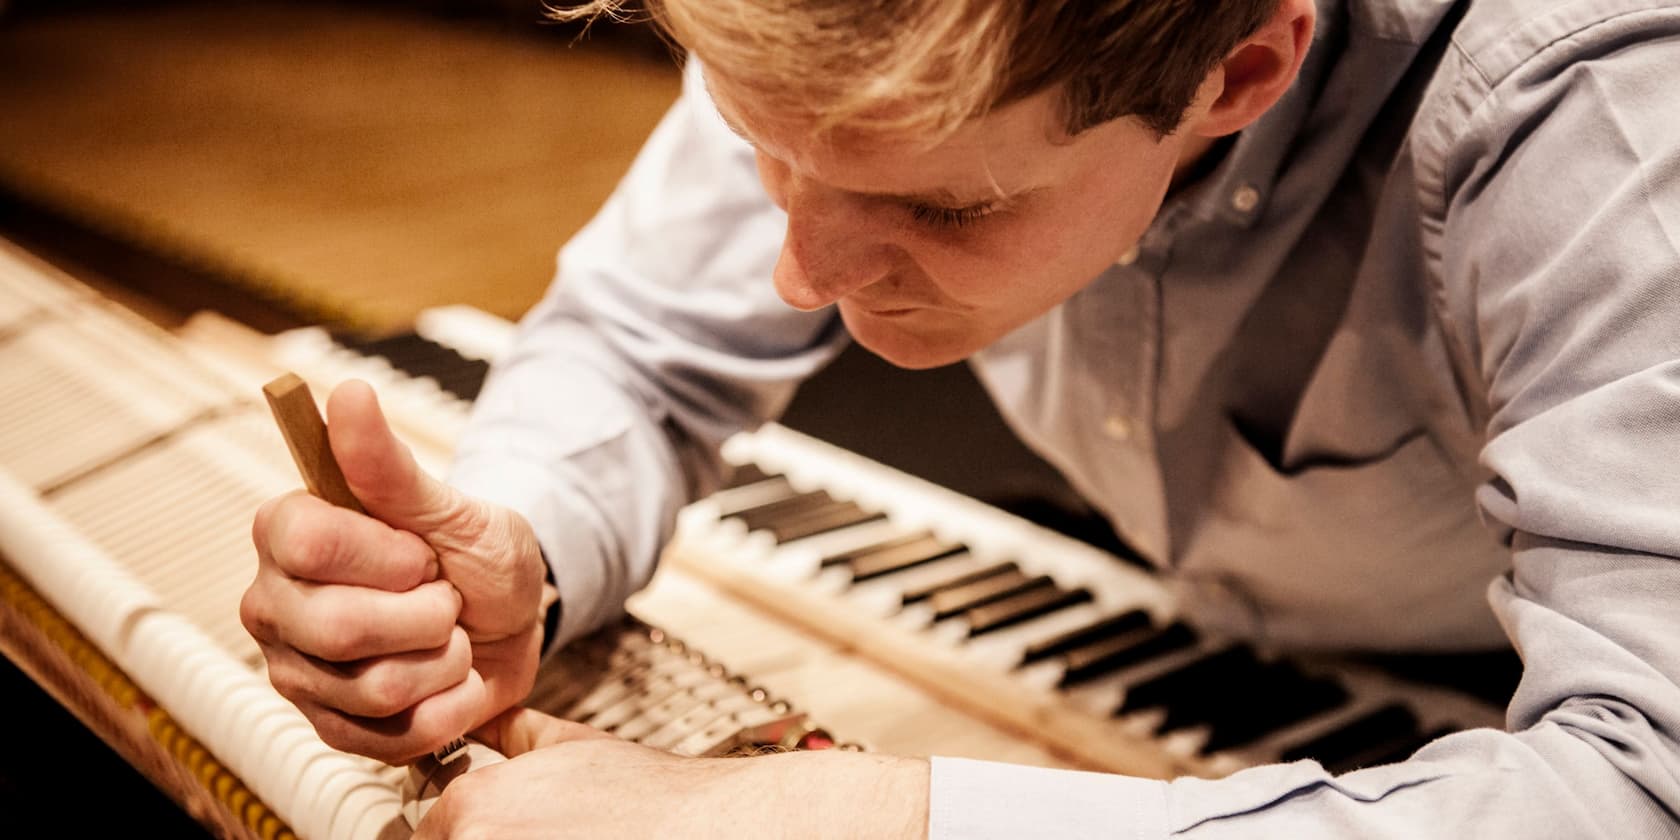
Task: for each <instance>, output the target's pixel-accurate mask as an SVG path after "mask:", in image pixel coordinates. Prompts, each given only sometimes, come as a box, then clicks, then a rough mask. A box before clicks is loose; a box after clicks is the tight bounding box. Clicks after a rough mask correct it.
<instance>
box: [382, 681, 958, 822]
mask: <svg viewBox="0 0 1680 840" xmlns="http://www.w3.org/2000/svg"><path fill="white" fill-rule="evenodd" d="M474 736H475V737H477V738H478V739H479V740H481V741H483V742H484V743H485V744H486V745H487V746H490V747H493V748H495V749H496V750H497V751H498V752H501V753H503V754H504V755H506V756H508V758H509V759H510V760H509V761H507V762H504V763H501V764H495V765H491V766H489V767H486V768H484V769H482V770H474V771H472V772H470V773H467V774H466V775H464V776H461V777H460V778H458V779H456V780H454V781H453V782H450V783H449V787H447V788H445V789H444V791H443V796H441V797H440V798H439V799H438V801H437V803H436V804H435V805H433V806H432V809H431V810H430V811H429V812H428V813H427V814H426V818H425V819H424V820H422V821H421V823H420V826H419V828H418V830H416V831H415V833H414V838H415V840H444V838H449V839H450V840H462V838H469V837H495V838H521V837H544V838H548V837H683V838H696V840H704V838H714V837H715V838H731V839H732V838H736V837H740V836H742V834H743V833H744V834H746V835H749V836H752V837H797V838H800V839H801V840H806V838H824V837H908V838H920V837H925V836H926V834H927V796H928V765H927V762H925V761H919V760H915V759H905V758H894V757H892V756H881V755H870V754H867V753H851V752H839V751H827V752H806V753H786V754H781V755H773V756H765V757H762V758H706V759H699V758H681V757H678V756H675V755H672V754H670V753H666V752H661V751H659V750H654V749H650V748H648V747H643V746H638V745H636V744H632V743H630V742H628V741H622V740H619V739H617V738H614V737H612V736H610V735H607V734H605V733H602V732H600V731H598V730H595V729H591V728H589V727H587V726H584V725H582V724H578V723H571V722H568V721H563V720H558V719H556V718H552V717H549V716H548V715H544V714H542V713H540V712H535V711H532V710H530V709H515V710H512V711H509V712H507V713H505V714H503V715H502V716H501V717H498V718H497V719H496V720H494V721H492V722H491V723H490V724H488V725H486V726H485V727H484V728H482V729H480V730H479V731H478V732H476V733H474Z"/></svg>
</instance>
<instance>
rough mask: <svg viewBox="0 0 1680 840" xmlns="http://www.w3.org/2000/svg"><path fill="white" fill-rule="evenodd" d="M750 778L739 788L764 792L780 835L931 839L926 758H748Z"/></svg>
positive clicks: (767, 814) (769, 819)
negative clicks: (929, 834)
mask: <svg viewBox="0 0 1680 840" xmlns="http://www.w3.org/2000/svg"><path fill="white" fill-rule="evenodd" d="M725 761H731V762H736V761H738V762H739V763H740V764H741V765H742V768H741V769H742V770H743V772H746V773H748V774H749V775H750V776H751V777H752V778H750V779H748V780H746V781H747V784H744V785H740V786H736V787H735V788H734V790H735V792H736V794H737V795H738V794H739V793H740V792H741V791H758V792H760V796H761V797H762V799H761V803H762V804H763V805H764V806H766V807H765V809H764V812H761V813H759V814H755V815H751V816H753V817H754V818H758V819H764V820H765V822H764V823H762V824H763V825H770V826H777V827H779V828H780V829H781V831H779V832H774V831H773V832H767V833H769V834H772V835H775V836H786V837H812V838H829V837H834V838H842V837H844V838H851V837H883V838H887V837H891V838H914V839H915V840H920V838H925V837H927V827H928V780H929V768H928V762H927V761H926V760H925V759H920V758H905V757H902V756H892V755H877V754H871V753H857V752H846V751H841V750H823V751H819V752H794V753H783V754H779V755H772V756H765V757H762V758H750V759H725Z"/></svg>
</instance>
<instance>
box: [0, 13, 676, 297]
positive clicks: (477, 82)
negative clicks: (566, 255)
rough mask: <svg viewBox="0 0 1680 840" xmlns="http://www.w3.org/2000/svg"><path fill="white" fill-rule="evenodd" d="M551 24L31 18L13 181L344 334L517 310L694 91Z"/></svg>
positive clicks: (8, 68) (4, 87)
mask: <svg viewBox="0 0 1680 840" xmlns="http://www.w3.org/2000/svg"><path fill="white" fill-rule="evenodd" d="M543 31H544V30H543V24H542V23H540V22H539V21H537V20H535V19H533V20H532V21H531V22H530V24H529V26H527V27H519V26H515V25H511V24H506V23H503V24H497V25H488V24H484V23H481V22H472V21H465V22H450V21H447V20H445V19H441V18H435V17H428V16H425V15H418V14H413V13H406V14H405V13H403V12H401V11H400V10H397V9H389V8H385V9H368V8H362V7H357V6H355V5H353V4H344V5H342V6H340V5H333V4H317V3H307V4H282V3H278V2H262V3H258V2H232V3H215V4H211V3H200V2H192V3H172V4H141V5H139V6H138V7H134V8H123V7H120V6H116V5H115V4H113V5H112V7H102V6H83V5H78V6H75V7H73V9H72V10H71V11H68V12H54V13H51V14H45V13H43V14H33V15H29V16H21V17H19V18H17V19H16V20H13V21H10V22H9V23H8V25H7V26H4V27H0V113H4V114H6V115H7V116H6V118H5V119H0V188H5V189H8V190H13V191H17V192H19V193H22V194H25V195H27V196H29V197H30V198H31V199H33V200H36V201H41V202H45V203H48V204H51V205H52V206H54V207H58V208H62V209H65V210H67V211H68V212H71V213H73V214H74V215H76V216H77V217H78V218H80V219H81V220H82V221H84V222H86V223H88V224H89V225H91V226H93V227H96V228H98V229H99V230H102V231H105V232H107V233H110V234H113V235H117V236H124V237H131V238H139V239H143V240H145V241H146V242H148V243H150V244H151V245H152V246H154V247H156V248H158V249H160V250H164V251H166V252H169V253H171V254H173V255H175V256H176V257H178V258H179V259H180V260H181V261H183V262H185V263H189V264H195V265H203V266H207V267H209V268H211V269H212V270H214V271H216V273H219V274H221V275H224V276H228V277H231V278H234V279H236V280H237V281H239V282H243V283H248V284H255V285H260V286H263V287H265V288H266V289H267V290H268V291H270V292H273V293H275V294H278V295H281V296H293V297H298V298H302V299H304V300H306V301H308V302H309V303H310V304H312V309H313V310H314V311H318V312H322V313H324V314H326V315H329V316H331V317H332V318H333V319H334V320H336V321H338V322H340V323H342V324H345V325H349V326H356V327H361V328H364V329H370V330H388V329H394V328H398V327H401V326H406V325H407V324H409V323H410V322H411V321H412V319H413V315H414V313H415V312H416V311H418V310H419V309H421V308H423V307H426V306H431V305H437V304H442V303H449V302H470V303H473V304H475V305H477V306H479V307H480V308H483V309H487V310H489V311H492V312H495V313H497V314H501V315H504V316H508V317H517V316H518V315H519V314H521V313H522V312H523V311H524V310H525V309H526V308H527V307H528V306H529V305H530V304H531V303H532V302H534V301H535V300H536V299H537V297H538V296H539V295H540V294H541V291H542V289H543V288H545V287H546V286H547V284H548V282H549V280H550V279H551V276H552V273H553V265H554V253H555V251H556V249H557V248H558V247H559V245H560V244H561V243H562V242H563V241H564V240H565V239H566V238H567V237H569V236H570V235H571V233H572V232H574V231H575V230H576V229H577V228H579V227H580V226H581V225H582V224H583V223H584V222H585V221H587V219H588V218H589V217H590V216H591V215H592V214H593V213H594V212H595V210H596V209H597V208H598V206H599V204H600V202H601V201H603V200H604V199H605V197H606V195H607V194H608V192H609V191H610V190H611V188H612V186H613V185H614V184H615V183H616V181H617V179H618V178H619V176H620V175H621V174H622V173H623V171H624V170H625V168H626V167H627V166H628V165H629V162H630V160H631V158H632V156H633V155H634V153H635V151H636V149H637V148H638V147H639V146H640V144H641V141H642V139H643V138H645V137H646V135H647V133H648V132H649V131H650V130H651V128H652V126H653V124H654V123H655V122H656V121H657V120H658V118H659V116H660V115H661V114H662V113H663V112H664V110H665V108H666V107H667V106H668V104H669V103H670V101H671V100H672V99H673V98H674V97H675V94H676V90H677V71H676V68H675V66H674V65H673V64H672V63H671V62H669V61H663V60H652V59H650V58H649V57H648V56H647V55H646V54H645V53H635V52H632V51H627V50H623V49H618V50H614V49H607V48H602V47H601V46H597V45H593V44H591V43H589V42H584V43H582V44H580V45H578V46H568V39H567V38H566V37H564V36H563V35H562V34H561V33H558V32H554V33H552V36H551V37H541V36H542V34H543ZM393 288H396V289H399V290H400V291H399V292H397V293H395V294H393V292H392V289H393Z"/></svg>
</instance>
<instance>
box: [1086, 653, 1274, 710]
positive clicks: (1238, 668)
mask: <svg viewBox="0 0 1680 840" xmlns="http://www.w3.org/2000/svg"><path fill="white" fill-rule="evenodd" d="M1264 668H1265V665H1264V663H1262V662H1261V661H1260V660H1259V659H1258V658H1256V657H1255V655H1254V651H1253V649H1251V648H1249V647H1248V646H1246V645H1233V646H1231V647H1227V648H1223V649H1221V650H1217V651H1214V652H1212V653H1209V654H1207V655H1206V656H1202V657H1199V658H1197V659H1195V660H1192V661H1190V662H1188V663H1185V664H1184V665H1182V666H1180V667H1178V668H1174V669H1173V670H1171V671H1167V672H1166V673H1164V674H1158V675H1156V676H1154V677H1152V678H1150V679H1148V680H1145V681H1144V682H1141V683H1139V684H1137V685H1135V686H1132V687H1131V688H1130V689H1129V690H1127V692H1126V697H1125V699H1124V700H1122V701H1121V703H1120V708H1119V709H1118V710H1117V711H1118V712H1119V713H1120V714H1125V713H1127V712H1133V711H1137V710H1139V709H1148V708H1154V707H1167V708H1169V709H1170V711H1169V712H1168V715H1169V718H1168V720H1169V721H1172V722H1174V723H1175V724H1177V725H1173V726H1165V725H1164V728H1181V727H1182V725H1184V724H1186V723H1188V722H1190V721H1193V720H1196V719H1199V718H1200V716H1201V712H1202V710H1203V708H1204V707H1206V706H1208V705H1211V704H1214V703H1222V702H1228V701H1229V700H1230V699H1231V698H1232V697H1233V696H1242V697H1244V701H1245V702H1246V695H1247V692H1248V689H1249V687H1250V686H1252V685H1253V684H1254V683H1255V682H1256V681H1257V680H1258V678H1259V676H1260V674H1261V672H1262V671H1263V670H1264ZM1233 692H1238V693H1237V694H1233Z"/></svg>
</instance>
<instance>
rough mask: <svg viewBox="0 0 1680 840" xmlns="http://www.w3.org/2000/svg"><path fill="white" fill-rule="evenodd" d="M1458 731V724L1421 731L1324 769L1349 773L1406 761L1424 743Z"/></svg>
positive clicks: (1422, 746)
mask: <svg viewBox="0 0 1680 840" xmlns="http://www.w3.org/2000/svg"><path fill="white" fill-rule="evenodd" d="M1457 731H1458V727H1456V726H1443V727H1441V728H1439V729H1436V730H1434V731H1432V732H1424V733H1420V734H1418V735H1416V736H1414V737H1411V738H1402V739H1399V740H1396V741H1394V742H1392V743H1389V744H1384V745H1382V746H1380V747H1374V748H1372V749H1370V750H1367V751H1366V752H1365V754H1364V755H1357V756H1353V757H1352V758H1350V759H1349V760H1348V761H1347V762H1345V763H1344V764H1339V765H1337V766H1336V767H1331V766H1329V765H1325V768H1324V769H1326V770H1329V771H1330V772H1331V773H1347V772H1351V771H1354V770H1358V769H1359V768H1361V767H1376V766H1377V765H1379V764H1393V763H1395V762H1397V761H1405V760H1406V759H1408V758H1411V757H1412V753H1415V752H1417V751H1418V750H1421V749H1423V748H1424V745H1426V744H1428V743H1429V742H1430V741H1433V740H1435V739H1437V738H1444V737H1446V736H1448V735H1451V734H1453V733H1454V732H1457Z"/></svg>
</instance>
